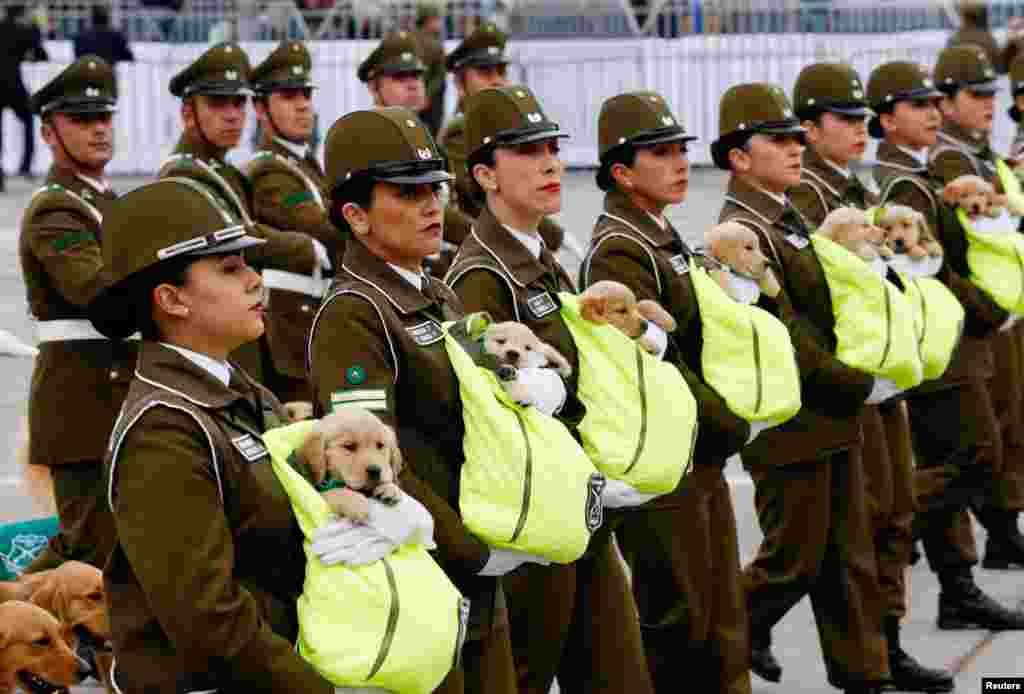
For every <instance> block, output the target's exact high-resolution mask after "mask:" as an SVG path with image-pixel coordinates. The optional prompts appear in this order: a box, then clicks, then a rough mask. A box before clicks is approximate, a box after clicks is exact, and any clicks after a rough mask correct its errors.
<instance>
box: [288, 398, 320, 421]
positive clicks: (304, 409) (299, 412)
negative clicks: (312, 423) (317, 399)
mask: <svg viewBox="0 0 1024 694" xmlns="http://www.w3.org/2000/svg"><path fill="white" fill-rule="evenodd" d="M283 407H284V411H285V413H286V414H287V415H288V423H289V424H294V423H295V422H301V421H303V420H306V419H312V418H313V403H311V402H307V401H305V400H292V401H291V402H286V403H284V405H283Z"/></svg>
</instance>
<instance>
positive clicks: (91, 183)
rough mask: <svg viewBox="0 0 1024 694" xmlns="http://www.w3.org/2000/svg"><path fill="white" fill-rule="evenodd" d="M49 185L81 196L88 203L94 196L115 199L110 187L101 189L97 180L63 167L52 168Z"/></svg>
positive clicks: (48, 180)
mask: <svg viewBox="0 0 1024 694" xmlns="http://www.w3.org/2000/svg"><path fill="white" fill-rule="evenodd" d="M46 182H47V183H55V184H57V185H59V186H61V187H62V188H65V189H67V190H70V191H71V192H73V193H75V194H77V195H80V196H81V197H82V198H84V199H85V200H86V201H91V200H92V199H93V197H94V196H98V197H103V198H111V199H113V197H114V192H113V191H112V190H111V189H110V188H109V186H108V187H106V188H103V187H101V185H100V183H99V182H97V181H96V180H94V179H92V178H89V177H88V176H83V175H81V174H80V173H78V172H76V171H74V170H72V169H65V168H63V167H60V166H57V165H56V164H53V165H52V166H51V167H50V171H49V173H47V175H46Z"/></svg>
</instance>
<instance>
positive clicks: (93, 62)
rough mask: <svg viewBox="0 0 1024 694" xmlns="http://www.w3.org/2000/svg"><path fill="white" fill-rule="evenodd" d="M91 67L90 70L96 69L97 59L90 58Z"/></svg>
mask: <svg viewBox="0 0 1024 694" xmlns="http://www.w3.org/2000/svg"><path fill="white" fill-rule="evenodd" d="M89 69H90V70H95V69H96V61H95V60H90V61H89Z"/></svg>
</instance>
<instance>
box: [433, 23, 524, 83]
mask: <svg viewBox="0 0 1024 694" xmlns="http://www.w3.org/2000/svg"><path fill="white" fill-rule="evenodd" d="M507 42H508V36H507V35H506V34H505V32H504V31H502V30H501V29H499V28H498V27H497V26H495V25H494V24H492V23H490V22H488V23H486V24H483V25H482V26H480V27H479V28H478V29H477V30H476V31H474V32H473V33H472V34H470V35H469V36H467V37H466V38H464V39H463V40H462V43H460V44H459V45H458V46H456V48H455V50H454V51H452V52H451V53H450V54H449V55H448V57H447V58H446V59H445V66H446V67H447V68H448V71H449V72H458V71H459V70H461V69H462V68H465V67H488V66H491V65H508V62H509V60H508V57H507V56H506V55H505V44H506V43H507Z"/></svg>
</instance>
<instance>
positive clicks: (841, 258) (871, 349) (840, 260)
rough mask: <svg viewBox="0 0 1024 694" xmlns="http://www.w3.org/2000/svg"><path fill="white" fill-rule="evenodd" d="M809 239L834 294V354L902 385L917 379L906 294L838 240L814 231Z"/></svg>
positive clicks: (919, 372)
mask: <svg viewBox="0 0 1024 694" xmlns="http://www.w3.org/2000/svg"><path fill="white" fill-rule="evenodd" d="M811 244H812V246H813V247H814V251H815V253H816V254H817V256H818V261H819V262H820V263H821V267H822V270H823V271H824V273H825V282H826V283H827V284H828V289H829V294H830V296H831V300H832V313H833V316H834V317H835V334H836V341H837V345H836V358H837V359H839V361H841V362H843V363H844V364H846V365H847V366H852V367H853V368H855V369H860V370H861V371H865V372H867V373H870V374H874V375H876V376H880V377H882V378H888V379H889V380H891V381H893V382H894V383H895V384H896V385H897V386H899V387H900V388H902V389H904V390H907V389H909V388H913V387H914V386H916V385H918V384H919V383H921V380H922V379H923V378H924V368H923V366H922V364H921V357H920V354H919V352H918V344H917V341H918V336H917V333H916V331H915V330H914V321H913V310H912V309H911V307H910V303H909V302H908V301H907V297H906V296H904V295H903V293H901V292H900V290H899V289H897V288H896V286H895V285H893V284H892V283H891V282H889V281H887V280H885V279H883V278H882V277H879V276H878V275H877V274H876V273H875V271H874V270H872V269H871V268H870V267H869V266H868V264H867V263H865V262H864V261H863V260H861V259H860V258H859V257H857V256H856V255H854V254H853V253H851V252H850V251H848V250H846V249H845V248H843V247H842V246H840V245H839V244H837V243H835V242H833V241H831V240H829V239H827V238H825V237H823V236H819V235H817V234H812V235H811Z"/></svg>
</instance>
